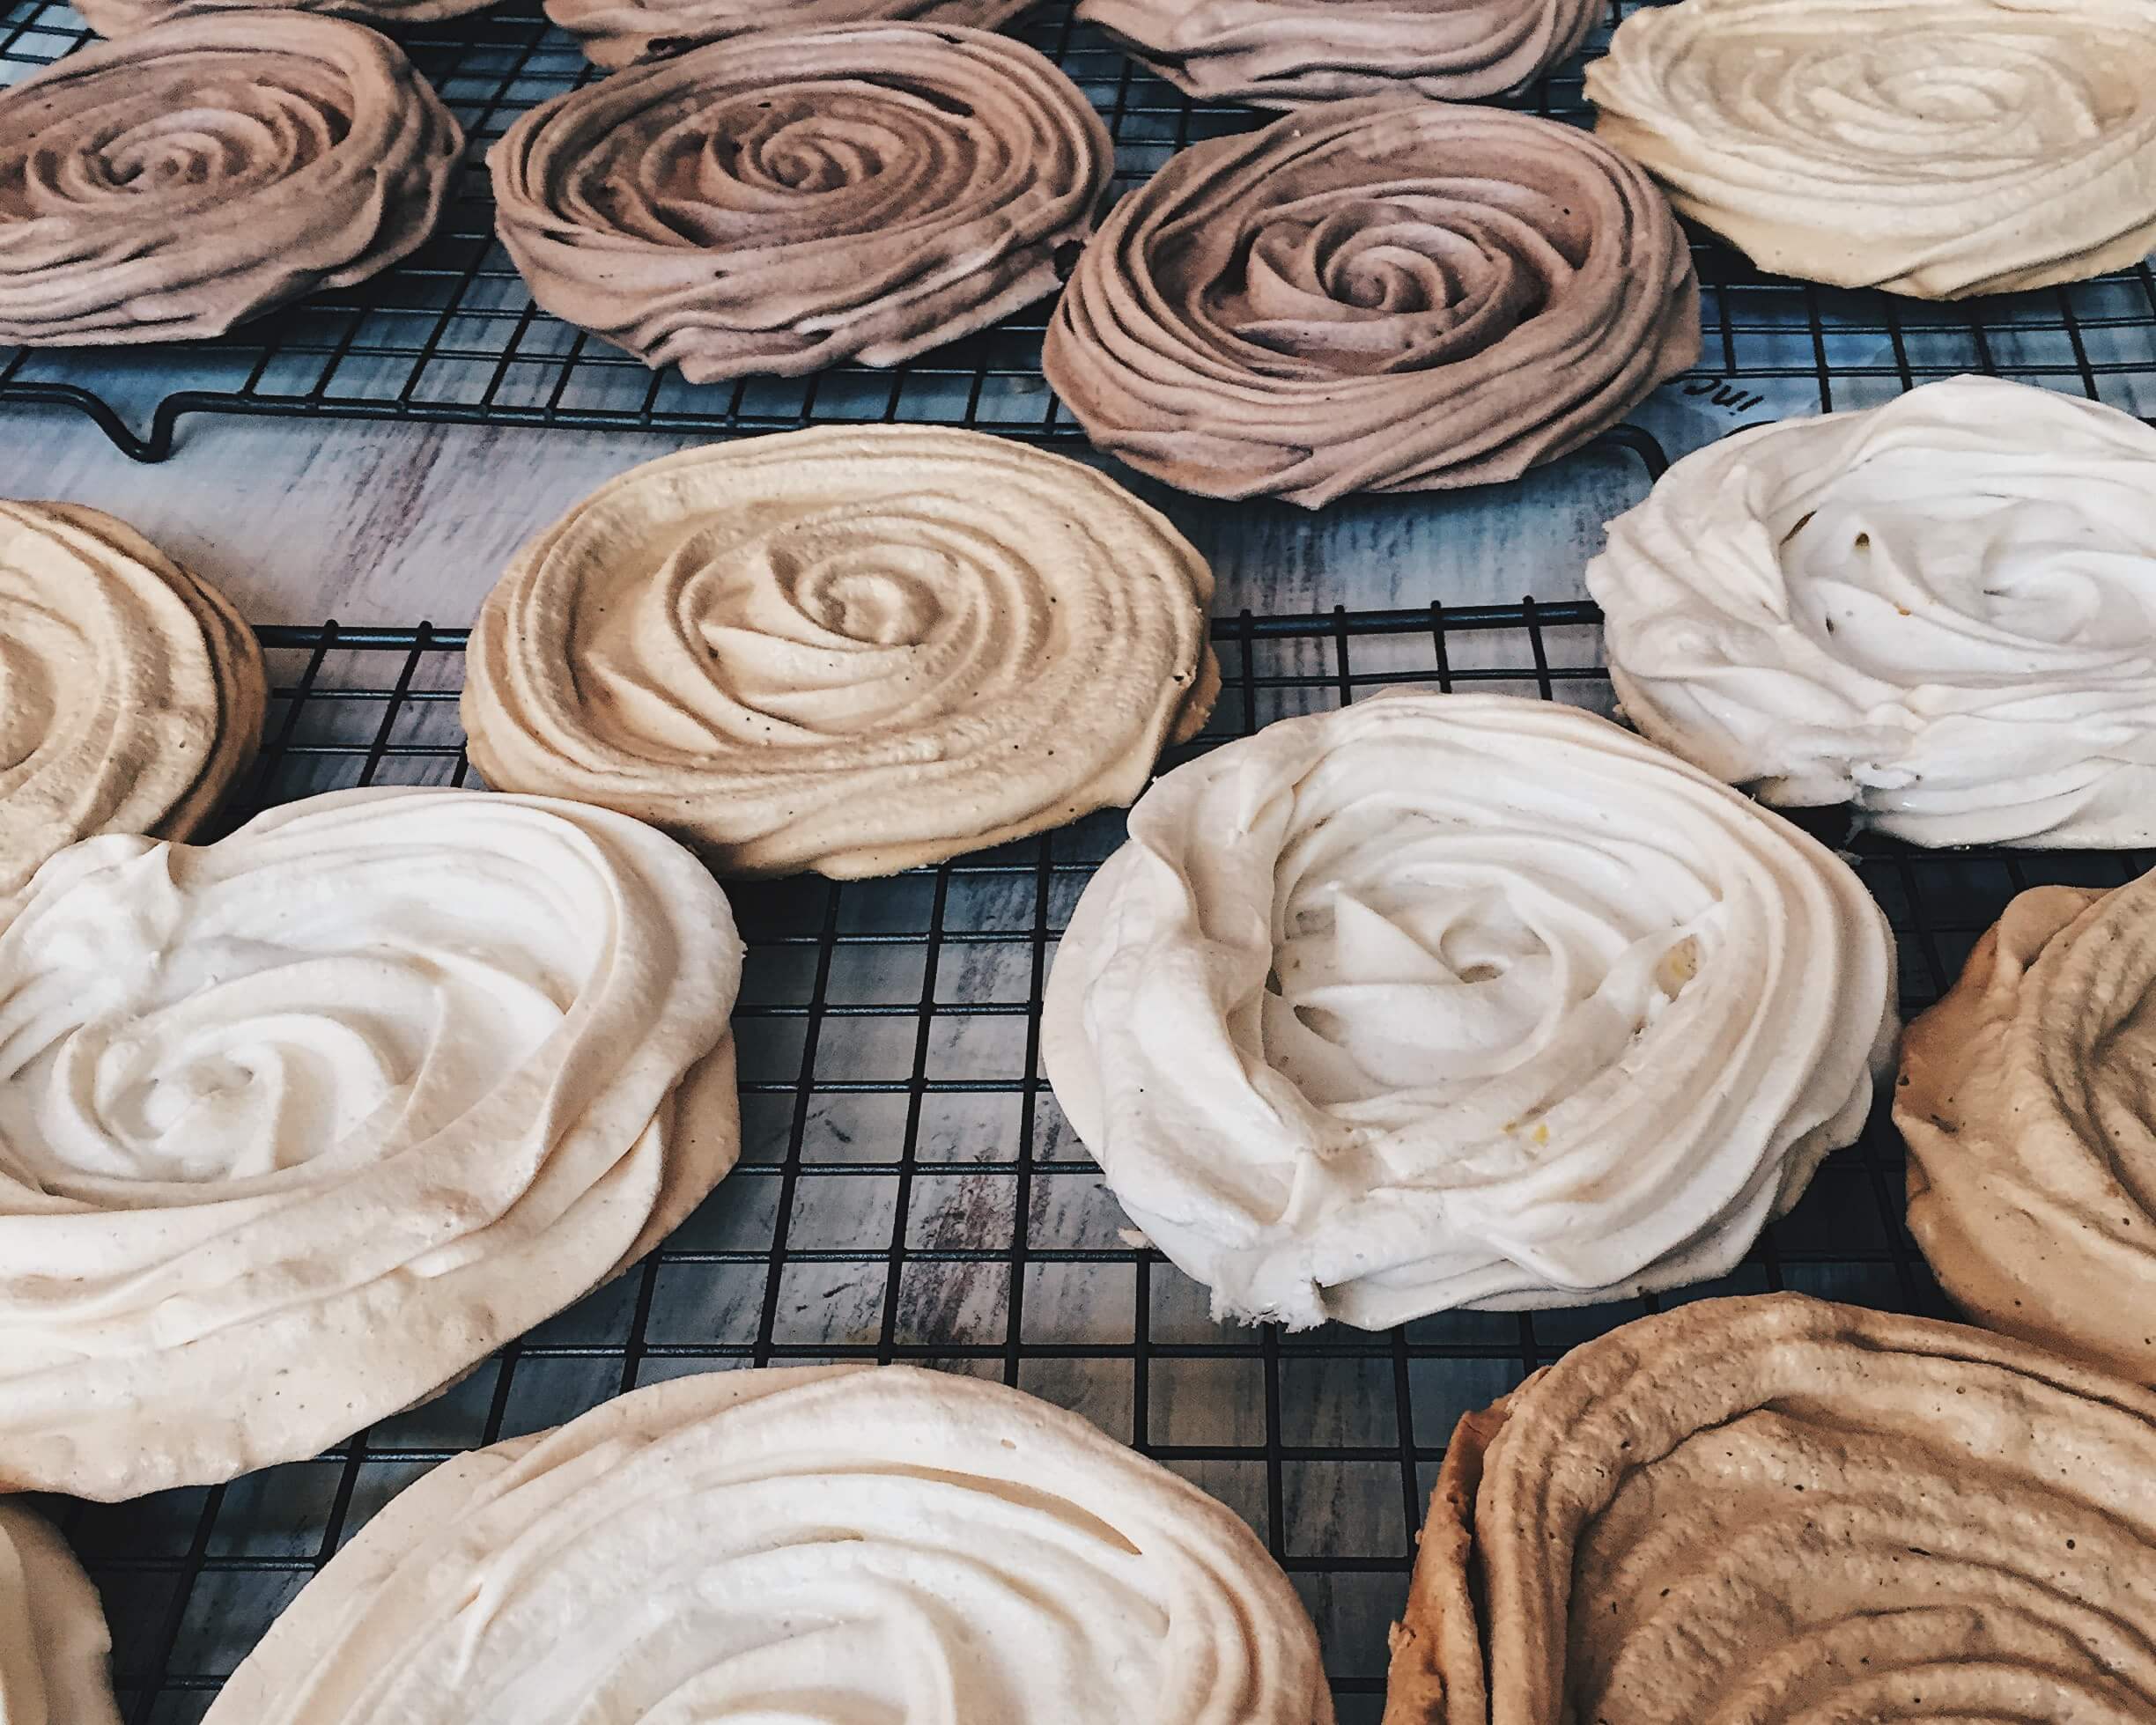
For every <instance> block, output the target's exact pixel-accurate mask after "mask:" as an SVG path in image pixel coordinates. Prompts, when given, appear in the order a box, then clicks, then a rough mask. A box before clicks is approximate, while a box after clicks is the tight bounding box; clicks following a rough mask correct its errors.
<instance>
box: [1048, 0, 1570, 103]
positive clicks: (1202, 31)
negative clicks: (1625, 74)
mask: <svg viewBox="0 0 2156 1725" xmlns="http://www.w3.org/2000/svg"><path fill="white" fill-rule="evenodd" d="M1602 11H1604V7H1603V6H1602V4H1601V0H1214V3H1213V4H1209V5H1203V6H1192V5H1190V4H1184V3H1183V0H1079V5H1078V16H1079V17H1080V18H1084V19H1086V20H1087V21H1088V22H1089V23H1092V24H1096V25H1098V26H1100V27H1101V28H1102V29H1104V30H1105V31H1107V32H1108V33H1109V34H1110V35H1111V36H1113V37H1115V38H1116V40H1117V41H1119V42H1120V43H1121V44H1122V45H1123V47H1124V48H1125V49H1126V51H1127V52H1128V53H1129V54H1130V55H1132V57H1133V58H1134V59H1136V60H1139V61H1141V62H1142V63H1144V64H1145V65H1146V66H1147V67H1148V69H1149V70H1152V71H1153V72H1155V73H1156V74H1157V75H1158V76H1160V77H1164V78H1166V79H1167V80H1168V81H1169V82H1170V84H1172V85H1175V86H1176V87H1177V88H1178V90H1184V91H1187V92H1189V93H1190V94H1191V95H1192V96H1195V97H1197V98H1198V99H1199V100H1201V101H1226V102H1248V103H1250V104H1251V105H1252V107H1302V106H1303V104H1304V103H1306V102H1325V101H1336V100H1339V99H1340V98H1341V97H1344V96H1371V95H1378V94H1382V93H1384V92H1388V91H1399V90H1412V91H1414V92H1415V93H1416V94H1418V95H1422V96H1430V97H1434V98H1436V100H1440V101H1456V102H1457V101H1479V100H1482V99H1483V98H1485V97H1489V96H1500V95H1507V94H1513V93H1517V92H1519V91H1521V90H1523V89H1525V86H1526V85H1530V84H1532V83H1533V82H1534V80H1535V79H1536V78H1538V77H1540V76H1541V75H1542V74H1543V73H1544V72H1546V71H1547V70H1549V69H1550V68H1551V67H1552V66H1554V65H1555V64H1556V63H1558V62H1559V61H1561V60H1564V59H1568V58H1569V57H1570V56H1571V55H1575V54H1576V53H1578V52H1579V49H1580V45H1581V44H1582V43H1584V41H1586V40H1587V33H1588V31H1589V30H1591V28H1593V26H1594V23H1595V20H1596V18H1599V16H1600V15H1601V13H1602Z"/></svg>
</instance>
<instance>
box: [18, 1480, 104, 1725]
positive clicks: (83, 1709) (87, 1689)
mask: <svg viewBox="0 0 2156 1725" xmlns="http://www.w3.org/2000/svg"><path fill="white" fill-rule="evenodd" d="M111 1651H112V1635H111V1633H110V1632H109V1631H108V1630H107V1628H106V1627H105V1608H104V1606H103V1605H102V1604H101V1603H100V1602H99V1600H98V1596H97V1589H95V1588H93V1587H92V1586H91V1585H90V1578H89V1577H88V1576H87V1575H85V1574H83V1572H82V1567H81V1566H80V1565H79V1564H78V1563H77V1562H76V1561H75V1554H74V1552H70V1551H69V1550H68V1548H67V1546H66V1544H64V1543H63V1541H62V1540H61V1538H60V1536H59V1535H58V1534H56V1533H55V1532H54V1531H53V1530H52V1529H51V1528H49V1527H48V1526H47V1525H46V1524H45V1523H44V1522H41V1521H40V1520H39V1519H38V1518H37V1517H36V1516H35V1515H32V1514H31V1513H30V1512H29V1511H28V1510H27V1509H24V1508H18V1506H16V1505H14V1504H11V1503H9V1502H7V1501H6V1500H4V1499H0V1720H5V1721H7V1725H120V1709H119V1708H118V1707H116V1706H114V1702H113V1692H112V1680H111V1677H110V1676H109V1675H108V1674H107V1670H106V1665H107V1655H109V1654H110V1653H111Z"/></svg>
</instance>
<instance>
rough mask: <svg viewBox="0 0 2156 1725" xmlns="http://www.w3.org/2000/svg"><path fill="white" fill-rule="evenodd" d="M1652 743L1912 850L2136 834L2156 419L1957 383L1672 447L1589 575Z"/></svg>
mask: <svg viewBox="0 0 2156 1725" xmlns="http://www.w3.org/2000/svg"><path fill="white" fill-rule="evenodd" d="M1587 588H1588V591H1589V592H1590V593H1591V594H1592V595H1593V596H1594V598H1595V600H1596V601H1597V602H1598V603H1599V604H1600V606H1601V607H1602V609H1603V611H1604V613H1605V616H1606V645H1607V652H1608V657H1609V660H1610V675H1611V678H1612V681H1613V682H1614V683H1615V685H1616V688H1617V692H1618V696H1619V698H1620V700H1621V702H1622V704H1623V707H1624V712H1625V716H1626V717H1627V718H1628V719H1630V720H1631V721H1632V723H1633V724H1635V725H1636V726H1638V727H1639V729H1640V730H1641V731H1642V732H1643V733H1645V734H1646V735H1647V736H1649V737H1650V738H1652V739H1653V740H1654V741H1656V742H1658V743H1660V744H1661V745H1662V746H1663V747H1665V748H1669V749H1672V750H1674V751H1675V752H1676V753H1677V754H1679V755H1681V756H1684V757H1685V758H1686V759H1687V760H1688V761H1691V762H1694V763H1696V764H1697V765H1699V766H1701V767H1703V768H1705V769H1706V770H1708V771H1709V772H1711V773H1713V774H1714V775H1715V776H1716V777H1717V778H1724V779H1727V780H1728V781H1729V782H1731V784H1737V785H1744V786H1746V788H1748V789H1750V790H1752V791H1753V792H1754V793H1755V794H1757V795H1759V796H1761V798H1763V799H1764V800H1767V801H1768V802H1770V803H1776V804H1782V805H1798V806H1802V805H1813V804H1830V803H1842V802H1847V803H1849V804H1850V805H1851V807H1852V811H1853V813H1854V815H1855V817H1856V818H1857V821H1858V822H1860V823H1861V824H1864V825H1866V826H1871V827H1876V828H1878V829H1880V830H1882V831H1885V832H1887V833H1891V834H1893V835H1894V837H1898V838H1903V839H1907V840H1909V841H1910V842H1912V843H1915V844H2019V845H2031V846H2040V847H2055V846H2084V847H2086V846H2095V847H2107V848H2118V847H2125V846H2130V845H2138V844H2148V843H2151V842H2152V841H2156V431H2152V430H2150V428H2149V427H2147V426H2146V425H2145V424H2142V423H2141V422H2140V421H2139V420H2138V419H2135V418H2133V417H2130V415H2127V414H2123V413H2121V412H2118V411H2117V410H2116V409H2111V408H2107V407H2103V406H2101V405H2099V404H2097V403H2095V402H2084V401H2078V400H2076V399H2074V398H2072V397H2070V396H2066V395H2062V394H2054V393H2053V392H2051V391H2049V390H2043V389H2034V388H2030V387H2027V386H2026V385H2022V384H2015V383H2006V382H2002V381H2000V380H1997V379H1990V378H1975V377H1964V378H1955V379H1952V380H1947V381H1945V382H1941V383H1934V384H1927V385H1925V386H1923V387H1921V388H1918V389H1916V390H1913V391H1911V392H1910V393H1909V394H1906V395H1903V396H1901V397H1900V398H1899V399H1897V400H1895V401H1894V402H1889V403H1888V404H1887V405H1886V406H1884V407H1879V408H1872V409H1864V410H1861V411H1858V412H1854V413H1839V414H1829V415H1827V417H1824V418H1818V419H1796V420H1784V421H1783V422H1781V423H1779V424H1773V425H1764V426H1760V427H1757V428H1755V429H1754V430H1751V431H1741V432H1739V433H1738V434H1737V435H1736V436H1734V437H1731V438H1728V439H1724V441H1722V442H1720V443H1717V444H1714V445H1712V446H1709V447H1708V448H1706V449H1702V450H1701V451H1699V452H1697V453H1695V454H1692V455H1688V456H1687V457H1686V458H1685V459H1684V460H1682V461H1679V462H1678V463H1677V465H1676V466H1675V467H1673V468H1671V469H1670V471H1669V473H1668V474H1667V475H1665V477H1664V478H1663V479H1662V480H1661V481H1660V482H1659V483H1658V484H1657V485H1656V486H1655V488H1654V490H1653V491H1652V492H1651V493H1650V495H1649V496H1648V498H1647V499H1646V501H1645V502H1643V503H1642V504H1641V505H1639V506H1638V507H1637V508H1635V509H1633V510H1632V511H1630V512H1628V513H1627V514H1624V515H1621V516H1620V517H1618V519H1617V520H1615V521H1613V522H1612V523H1611V524H1610V527H1609V538H1608V543H1607V546H1606V549H1605V550H1604V551H1603V552H1602V553H1601V554H1600V555H1599V556H1598V557H1595V558H1594V559H1593V560H1592V561H1591V563H1590V564H1588V568H1587Z"/></svg>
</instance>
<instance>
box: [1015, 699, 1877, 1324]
mask: <svg viewBox="0 0 2156 1725" xmlns="http://www.w3.org/2000/svg"><path fill="white" fill-rule="evenodd" d="M1130 833H1131V838H1130V843H1129V844H1126V845H1125V846H1124V847H1123V849H1122V850H1120V851H1118V852H1117V853H1116V854H1115V855H1114V856H1113V857H1111V859H1109V861H1108V863H1107V864H1106V865H1105V866H1104V867H1103V868H1102V869H1101V871H1100V872H1099V874H1097V875H1096V877H1095V878H1094V880H1093V881H1092V883H1091V884H1090V885H1089V887H1088V888H1087V889H1086V891H1085V894H1084V896H1083V897H1082V898H1081V900H1080V901H1079V903H1078V907H1077V909H1076V910H1075V911H1074V913H1073V915H1072V917H1071V920H1070V925H1069V928H1068V930H1067V932H1066V933H1065V934H1064V936H1063V940H1062V944H1061V946H1060V949H1059V950H1058V952H1057V954H1056V958H1055V964H1054V969H1053V970H1052V973H1051V975H1050V977H1049V983H1048V990H1047V997H1046V1000H1045V1010H1044V1014H1043V1019H1042V1027H1041V1047H1042V1058H1043V1060H1044V1062H1045V1066H1046V1069H1047V1073H1048V1077H1049V1080H1050V1082H1051V1083H1052V1085H1053V1087H1054V1090H1055V1095H1056V1099H1057V1101H1058V1102H1060V1103H1061V1104H1062V1106H1063V1109H1064V1112H1065V1114H1066V1115H1067V1117H1069V1120H1070V1123H1071V1124H1072V1126H1073V1127H1074V1128H1075V1129H1076V1131H1077V1132H1078V1135H1079V1137H1080V1138H1082V1139H1083V1140H1084V1141H1085V1144H1086V1146H1087V1147H1088V1148H1089V1149H1090V1150H1091V1151H1092V1152H1093V1154H1094V1155H1095V1156H1096V1158H1097V1159H1098V1160H1099V1161H1100V1164H1101V1166H1102V1168H1104V1170H1105V1171H1106V1173H1107V1176H1108V1181H1109V1184H1110V1185H1111V1187H1113V1188H1114V1190H1115V1192H1116V1195H1117V1197H1118V1198H1120V1199H1121V1200H1122V1203H1123V1206H1124V1208H1125V1209H1126V1210H1127V1211H1128V1212H1129V1213H1130V1215H1131V1218H1132V1220H1133V1221H1135V1222H1136V1223H1137V1224H1138V1225H1139V1226H1140V1227H1142V1228H1143V1229H1144V1230H1145V1231H1146V1233H1147V1234H1148V1235H1150V1236H1151V1237H1152V1239H1153V1241H1154V1242H1155V1243H1156V1245H1158V1246H1159V1247H1160V1249H1161V1250H1163V1252H1165V1253H1166V1254H1167V1255H1168V1256H1169V1257H1170V1258H1171V1259H1173V1260H1174V1261H1175V1263H1176V1264H1178V1265H1180V1266H1181V1267H1182V1268H1183V1269H1184V1270H1185V1271H1186V1272H1189V1273H1190V1274H1191V1275H1192V1276H1194V1277H1196V1278H1198V1279H1200V1280H1201V1281H1204V1282H1206V1283H1207V1284H1209V1285H1210V1286H1211V1287H1212V1289H1213V1299H1214V1307H1215V1311H1216V1312H1218V1313H1222V1314H1239V1315H1244V1316H1253V1317H1264V1318H1278V1319H1281V1320H1282V1321H1284V1322H1286V1323H1290V1324H1296V1325H1303V1324H1311V1323H1319V1322H1321V1321H1324V1320H1326V1319H1339V1320H1341V1321H1344V1322H1347V1323H1355V1324H1359V1325H1362V1326H1363V1327H1365V1328H1370V1329H1378V1328H1383V1327H1385V1326H1388V1325H1391V1324H1394V1323H1402V1322H1405V1321H1407V1320H1408V1319H1411V1318H1414V1317H1418V1316H1422V1315H1424V1314H1427V1313H1430V1312H1435V1311H1440V1310H1443V1309H1446V1308H1451V1307H1456V1306H1478V1307H1482V1308H1498V1309H1512V1308H1528V1307H1543V1306H1556V1305H1572V1304H1580V1303H1584V1302H1587V1301H1599V1300H1606V1299H1613V1298H1618V1297H1621V1296H1624V1295H1628V1294H1636V1293H1639V1292H1641V1291H1643V1290H1650V1289H1657V1288H1666V1287H1673V1286H1678V1285H1680V1284H1682V1283H1687V1282H1692V1281H1696V1280H1700V1279H1704V1278H1707V1277H1710V1276H1715V1275H1718V1274H1720V1273H1722V1272H1724V1271H1726V1270H1728V1269H1729V1268H1730V1267H1731V1265H1732V1264H1735V1263H1736V1262H1737V1260H1738V1259H1739V1257H1742V1255H1743V1254H1744V1252H1745V1250H1746V1248H1747V1247H1748V1246H1749V1245H1750V1244H1751V1242H1752V1241H1753V1239H1754V1236H1755V1235H1757V1233H1758V1232H1759V1230H1760V1228H1761V1226H1762V1225H1763V1224H1764V1223H1766V1222H1767V1221H1768V1220H1770V1219H1771V1218H1772V1217H1773V1216H1775V1215H1776V1214H1779V1213H1781V1212H1783V1211H1784V1210H1786V1209H1787V1208H1788V1207H1789V1205H1791V1204H1792V1203H1794V1202H1795V1201H1796V1198H1797V1197H1798V1194H1799V1193H1800V1192H1801V1191H1803V1189H1804V1187H1805V1183H1806V1182H1807V1181H1808V1180H1809V1179H1810V1178H1811V1176H1812V1173H1813V1169H1814V1168H1816V1167H1817V1166H1818V1165H1819V1163H1820V1160H1821V1159H1822V1158H1823V1157H1825V1156H1826V1154H1827V1152H1828V1151H1830V1150H1833V1149H1835V1148H1836V1147H1838V1146H1842V1145H1845V1144H1848V1143H1850V1142H1851V1141H1852V1140H1853V1139H1855V1138H1856V1136H1857V1132H1858V1130H1859V1128H1860V1127H1861V1126H1862V1124H1863V1123H1864V1115H1865V1113H1866V1111H1867V1109H1868V1108H1869V1106H1870V1103H1871V1100H1872V1089H1873V1084H1874V1078H1875V1075H1876V1074H1877V1073H1879V1072H1880V1071H1882V1070H1883V1069H1884V1066H1885V1064H1886V1062H1887V1059H1888V1058H1889V1057H1890V1055H1891V1052H1892V1049H1893V1039H1894V1028H1895V1026H1894V1006H1893V1003H1894V949H1893V943H1892V941H1891V940H1890V938H1889V936H1888V933H1887V923H1886V919H1885V918H1884V917H1883V916H1882V915H1881V914H1880V912H1879V907H1878V906H1877V905H1876V904H1875V903H1872V899H1871V898H1870V897H1869V896H1867V895H1866V894H1865V892H1864V888H1863V887H1862V885H1861V884H1859V882H1858V881H1857V877H1856V875H1855V874H1853V873H1852V872H1851V871H1850V868H1849V867H1848V866H1846V865H1845V864H1843V863H1842V861H1841V860H1840V859H1837V858H1836V857H1835V856H1834V855H1833V854H1832V853H1831V852H1829V851H1826V850H1825V849H1823V848H1822V847H1821V846H1820V845H1819V844H1815V843H1813V841H1812V840H1811V839H1809V838H1807V837H1805V835H1804V834H1802V833H1800V832H1798V830H1797V829H1794V828H1792V827H1791V826H1789V825H1788V824H1787V823H1786V822H1783V821H1781V820H1780V819H1778V818H1777V817H1776V816H1774V815H1768V814H1767V813H1765V812H1763V811H1762V810H1761V809H1759V808H1758V807H1755V806H1754V805H1753V804H1752V803H1750V802H1747V801H1746V800H1745V799H1744V798H1742V797H1740V796H1739V795H1738V794H1737V793H1736V792H1732V791H1731V790H1729V789H1728V788H1727V787H1726V786H1724V785H1717V784H1716V783H1715V782H1714V781H1713V780H1711V779H1709V778H1708V777H1707V776H1706V775H1705V774H1703V773H1701V772H1698V771H1696V770H1694V769H1692V768H1690V767H1687V766H1686V765H1684V764H1683V763H1680V762H1679V761H1676V760H1673V759H1672V758H1671V757H1670V756H1665V755H1664V754H1662V753H1661V752H1660V751H1658V750H1657V749H1655V748H1651V747H1650V746H1649V745H1648V744H1646V743H1644V742H1642V741H1640V740H1639V739H1638V738H1636V737H1634V736H1632V735H1630V734H1629V733H1627V732H1625V731H1622V730H1621V729H1619V728H1618V727H1617V726H1613V725H1611V724H1609V723H1608V722H1607V721H1606V720H1604V719H1597V718H1595V717H1594V716H1592V715H1591V714H1589V713H1585V712H1581V711H1576V710H1574V709H1571V708H1568V707H1563V706H1559V705H1556V704H1551V703H1548V702H1541V701H1532V700H1520V699H1515V698H1511V697H1503V696H1466V695H1434V694H1423V693H1405V694H1391V695H1385V696H1382V697H1377V698H1375V699H1371V700H1367V701H1363V702H1359V703H1357V704H1355V705H1354V706H1353V707H1349V708H1347V709H1344V710H1342V711H1337V712H1332V713H1325V714H1319V715H1316V716H1313V717H1311V718H1306V719H1285V720H1282V721H1281V722H1280V723H1278V724H1275V725H1273V726H1268V727H1267V728H1266V729H1265V730H1263V731H1261V732H1259V733H1258V734H1257V735H1256V736H1254V737H1251V738H1248V739H1246V740H1244V741H1239V742H1233V743H1229V744H1228V745H1226V746H1225V747H1224V748H1220V749H1218V750H1216V751H1215V753H1213V754H1211V755H1208V756H1204V757H1203V758H1201V759H1200V760H1198V761H1196V762H1193V763H1191V764H1190V765H1188V766H1185V767H1182V768H1179V769H1178V770H1176V771H1175V772H1172V773H1170V774H1169V775H1167V776H1166V777H1165V778H1163V779H1161V781H1160V782H1159V783H1158V784H1157V785H1155V787H1154V788H1153V789H1152V790H1151V791H1150V792H1148V793H1147V794H1146V796H1145V797H1144V798H1143V799H1141V800H1140V802H1139V803H1138V805H1137V807H1135V808H1133V810H1132V811H1131V817H1130Z"/></svg>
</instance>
